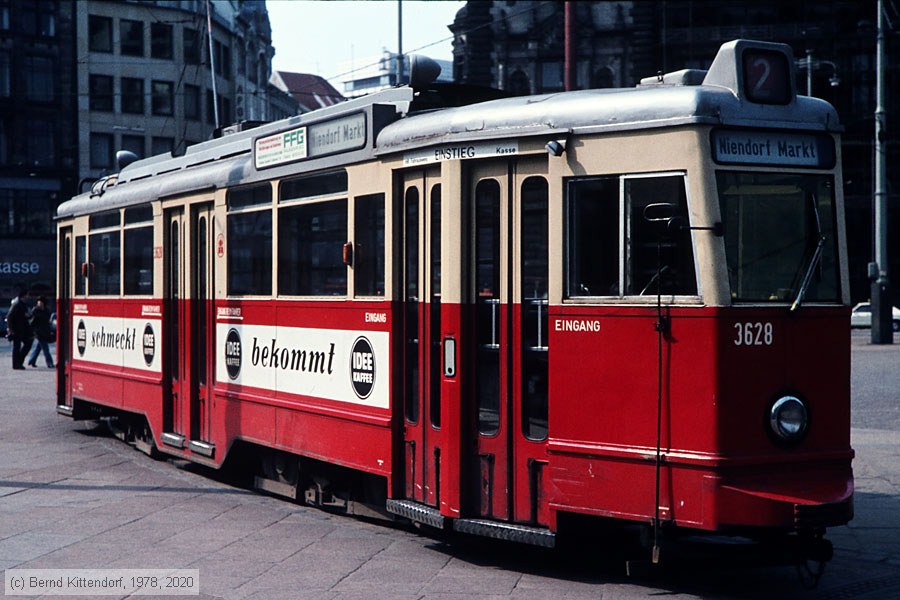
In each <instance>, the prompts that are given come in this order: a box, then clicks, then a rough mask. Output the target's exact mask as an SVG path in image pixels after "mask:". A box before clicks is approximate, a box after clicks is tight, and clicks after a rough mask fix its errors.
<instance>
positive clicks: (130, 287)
mask: <svg viewBox="0 0 900 600" xmlns="http://www.w3.org/2000/svg"><path fill="white" fill-rule="evenodd" d="M124 237H125V240H124V246H125V282H124V283H125V286H124V287H125V290H124V291H125V295H128V296H150V295H152V294H153V227H136V228H133V229H126V230H125V234H124Z"/></svg>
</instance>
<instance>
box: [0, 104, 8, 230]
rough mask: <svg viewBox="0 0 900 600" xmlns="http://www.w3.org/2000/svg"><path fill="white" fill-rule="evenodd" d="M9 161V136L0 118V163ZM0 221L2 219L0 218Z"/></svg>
mask: <svg viewBox="0 0 900 600" xmlns="http://www.w3.org/2000/svg"><path fill="white" fill-rule="evenodd" d="M8 163H9V138H8V137H7V135H6V121H4V120H2V119H0V165H5V164H8ZM0 221H2V219H0Z"/></svg>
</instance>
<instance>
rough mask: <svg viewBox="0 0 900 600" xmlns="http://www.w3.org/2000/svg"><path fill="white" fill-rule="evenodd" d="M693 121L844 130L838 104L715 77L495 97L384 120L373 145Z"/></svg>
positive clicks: (383, 148)
mask: <svg viewBox="0 0 900 600" xmlns="http://www.w3.org/2000/svg"><path fill="white" fill-rule="evenodd" d="M691 124H709V125H727V126H731V127H742V126H746V127H753V128H769V129H794V130H797V129H803V130H807V131H832V132H836V131H840V130H841V125H840V121H839V119H838V116H837V112H836V111H835V110H834V108H833V107H832V106H831V105H830V104H828V103H827V102H825V101H823V100H819V99H817V98H809V97H805V96H797V97H795V98H794V100H793V101H792V102H791V103H790V104H789V105H786V106H772V105H765V104H755V103H752V102H748V101H746V100H743V99H741V98H739V97H738V96H737V95H736V94H735V93H734V92H732V90H730V89H727V88H725V87H721V86H718V85H699V86H698V85H693V86H689V85H669V84H666V83H661V84H651V85H641V86H638V87H637V88H616V89H603V90H581V91H575V92H559V93H555V94H544V95H540V96H525V97H517V98H506V99H502V100H492V101H488V102H483V103H480V104H474V105H469V106H463V107H459V108H452V109H447V110H440V111H434V112H430V113H426V114H419V115H413V116H410V117H409V118H407V119H402V120H399V121H397V122H395V123H392V124H390V125H388V126H387V127H385V128H384V129H383V130H382V131H381V133H380V134H379V136H378V143H377V148H376V152H377V153H378V154H387V153H392V152H400V151H405V150H412V149H417V148H421V147H423V146H429V145H434V144H446V143H454V142H464V141H474V140H479V139H481V140H484V139H497V138H515V137H523V136H539V135H550V136H552V135H558V134H568V133H571V134H590V133H603V132H610V133H612V132H617V131H624V130H643V129H652V128H660V127H675V126H680V125H691Z"/></svg>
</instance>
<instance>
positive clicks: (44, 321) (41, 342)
mask: <svg viewBox="0 0 900 600" xmlns="http://www.w3.org/2000/svg"><path fill="white" fill-rule="evenodd" d="M31 331H32V333H34V339H35V341H36V342H37V344H35V346H34V350H33V351H32V352H31V358H29V359H28V366H30V367H37V359H38V354H40V353H41V352H43V353H44V362H46V363H47V368H48V369H52V368H53V357H52V356H51V355H50V311H49V310H47V299H46V298H44V297H43V296H41V297H40V298H38V301H37V306H35V307H34V310H32V311H31Z"/></svg>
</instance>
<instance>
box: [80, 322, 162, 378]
mask: <svg viewBox="0 0 900 600" xmlns="http://www.w3.org/2000/svg"><path fill="white" fill-rule="evenodd" d="M72 330H73V331H74V332H75V335H74V336H72V356H73V357H75V359H76V360H84V361H88V362H93V363H99V364H102V365H109V366H116V367H127V368H129V369H138V370H141V371H151V372H154V373H161V372H162V321H161V320H159V319H146V318H143V319H124V318H117V317H92V316H89V315H78V314H76V315H75V316H74V318H73V319H72Z"/></svg>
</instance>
